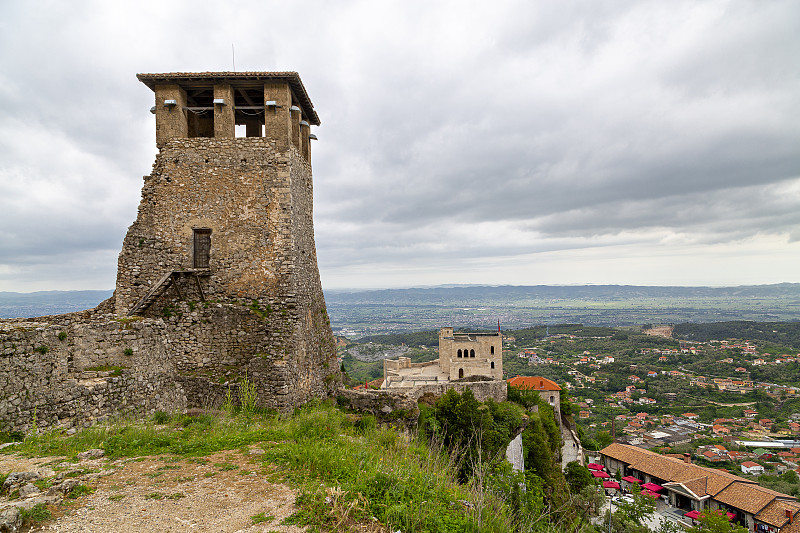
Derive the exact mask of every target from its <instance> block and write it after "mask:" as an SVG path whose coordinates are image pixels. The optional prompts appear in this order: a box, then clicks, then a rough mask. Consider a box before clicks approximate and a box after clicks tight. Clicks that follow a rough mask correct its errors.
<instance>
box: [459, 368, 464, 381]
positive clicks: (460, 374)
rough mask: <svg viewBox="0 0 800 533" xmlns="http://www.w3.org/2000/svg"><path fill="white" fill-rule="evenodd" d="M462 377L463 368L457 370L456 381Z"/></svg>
mask: <svg viewBox="0 0 800 533" xmlns="http://www.w3.org/2000/svg"><path fill="white" fill-rule="evenodd" d="M463 377H464V369H463V368H459V369H458V379H461V378H463Z"/></svg>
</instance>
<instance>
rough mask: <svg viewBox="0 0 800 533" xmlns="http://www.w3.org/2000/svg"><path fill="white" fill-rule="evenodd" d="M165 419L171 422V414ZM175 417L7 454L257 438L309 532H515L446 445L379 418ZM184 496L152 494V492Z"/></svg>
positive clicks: (42, 440) (128, 450) (178, 453)
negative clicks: (379, 422)
mask: <svg viewBox="0 0 800 533" xmlns="http://www.w3.org/2000/svg"><path fill="white" fill-rule="evenodd" d="M158 418H159V419H160V420H159V422H161V421H164V417H158ZM167 422H168V423H167V424H157V423H156V421H155V420H141V419H140V420H117V421H115V422H113V423H109V424H108V425H102V426H101V425H98V426H94V427H91V428H88V429H84V430H82V431H79V432H77V433H75V434H74V435H71V436H66V435H62V434H60V433H58V432H56V431H52V432H39V433H38V434H31V435H29V436H28V437H27V438H26V439H25V440H24V441H23V442H21V443H18V444H16V445H14V446H11V447H9V448H6V449H5V450H3V452H11V453H13V452H17V453H23V454H27V455H31V456H34V455H63V456H67V457H74V456H75V454H77V453H78V452H81V451H84V450H88V449H92V448H101V449H103V450H104V451H105V453H106V456H107V457H108V458H111V459H116V458H122V457H129V458H133V460H136V458H139V457H143V456H161V455H169V456H170V461H172V460H175V459H176V458H181V459H182V460H186V459H188V460H190V461H192V462H197V463H200V464H208V460H207V459H204V458H203V456H206V455H210V454H212V453H216V452H220V451H231V453H232V455H233V454H234V453H241V450H243V449H247V448H248V447H250V446H251V445H253V444H258V445H259V447H260V448H262V449H263V450H264V454H261V455H259V456H257V457H252V458H251V459H252V460H255V461H256V465H255V466H254V470H257V471H259V472H260V473H262V475H263V473H264V472H266V473H268V475H269V477H270V479H274V480H276V481H279V482H280V481H281V480H283V481H284V482H286V483H288V484H290V485H292V486H294V487H296V488H297V489H298V490H299V497H298V498H297V502H296V503H297V506H298V511H297V512H296V513H295V514H294V515H292V516H291V517H289V518H288V519H287V520H286V523H287V524H296V525H300V526H309V527H310V528H309V530H310V531H315V530H316V531H348V530H351V529H355V528H356V526H357V525H358V524H364V523H367V522H372V521H374V520H377V521H378V522H379V523H380V524H383V525H384V526H385V527H386V528H387V529H389V530H391V531H397V530H398V529H399V530H402V531H420V532H426V531H429V532H456V531H458V532H462V531H466V532H481V533H483V532H486V533H493V532H501V531H502V532H506V531H511V530H512V529H513V519H512V518H511V516H510V515H511V513H510V511H509V509H508V508H507V507H505V506H504V504H502V503H501V502H500V501H499V500H495V499H493V498H492V497H490V496H489V497H487V496H486V495H485V494H484V495H483V496H482V497H481V498H479V497H478V495H477V493H476V491H475V489H474V488H473V487H470V486H466V485H460V484H458V483H456V482H455V480H454V479H455V478H454V475H455V474H454V472H455V470H454V468H453V466H454V465H453V464H451V456H450V454H448V453H446V452H445V450H443V449H441V448H436V447H434V448H431V447H430V446H429V445H428V444H427V443H426V442H423V441H422V440H421V439H418V438H416V437H409V436H406V435H402V434H399V433H397V432H396V431H394V430H392V429H385V428H380V427H375V426H374V425H373V424H360V425H359V427H356V426H355V425H354V424H353V422H351V421H350V420H349V419H348V418H347V417H346V416H345V414H344V413H342V412H341V411H339V410H338V409H336V408H335V407H333V406H332V405H329V404H315V405H309V406H307V407H305V408H302V409H298V410H296V412H295V413H294V414H293V415H292V416H288V417H286V416H279V415H276V414H271V413H256V414H252V415H251V414H248V415H247V416H244V415H239V416H233V417H232V416H228V415H219V416H208V415H201V416H199V417H187V416H185V415H182V416H170V417H169V420H168V421H167ZM0 453H2V452H0ZM232 455H231V457H232ZM226 461H229V459H228V458H227V457H226ZM259 463H260V464H259ZM210 466H213V467H214V468H215V471H211V472H207V473H205V474H204V476H207V477H208V476H213V475H214V474H215V473H217V472H225V471H232V470H236V469H238V468H239V467H238V466H236V465H234V464H232V463H230V462H222V463H214V464H213V465H210ZM172 469H173V465H165V466H162V467H160V468H159V470H158V471H156V472H157V473H163V472H167V471H169V470H172ZM249 471H250V470H249V469H248V472H249ZM91 490H92V489H90V488H89V487H86V486H85V485H78V486H77V487H75V489H74V490H73V491H72V493H70V495H69V496H70V498H77V497H79V496H81V495H83V494H88V493H89V492H91ZM182 496H183V495H182V494H181V493H175V494H172V495H167V494H162V493H159V492H153V493H151V494H148V495H147V496H146V497H147V498H149V499H154V500H161V499H165V498H168V499H178V498H181V497H182ZM479 501H482V504H479ZM464 502H470V504H471V505H465V503H464ZM260 516H261V515H255V517H253V519H254V520H255V518H256V517H260ZM373 517H374V518H373ZM269 518H270V517H267V516H264V519H265V520H268V519H269ZM254 523H255V522H254Z"/></svg>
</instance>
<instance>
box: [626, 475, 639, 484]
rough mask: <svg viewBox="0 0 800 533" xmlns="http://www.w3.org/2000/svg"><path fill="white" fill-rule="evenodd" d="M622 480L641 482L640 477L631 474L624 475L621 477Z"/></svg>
mask: <svg viewBox="0 0 800 533" xmlns="http://www.w3.org/2000/svg"><path fill="white" fill-rule="evenodd" d="M622 481H627V482H628V483H641V482H642V480H641V479H636V478H635V477H633V476H625V477H624V478H622Z"/></svg>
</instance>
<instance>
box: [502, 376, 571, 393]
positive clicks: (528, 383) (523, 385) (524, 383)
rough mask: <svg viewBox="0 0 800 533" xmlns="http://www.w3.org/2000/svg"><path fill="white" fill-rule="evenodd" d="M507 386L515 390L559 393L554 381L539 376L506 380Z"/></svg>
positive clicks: (559, 388)
mask: <svg viewBox="0 0 800 533" xmlns="http://www.w3.org/2000/svg"><path fill="white" fill-rule="evenodd" d="M508 384H509V385H511V386H512V387H516V388H517V389H525V390H553V391H556V390H558V391H560V390H561V387H559V386H558V385H557V384H556V382H555V381H552V380H549V379H547V378H542V377H539V376H517V377H515V378H511V379H509V380H508Z"/></svg>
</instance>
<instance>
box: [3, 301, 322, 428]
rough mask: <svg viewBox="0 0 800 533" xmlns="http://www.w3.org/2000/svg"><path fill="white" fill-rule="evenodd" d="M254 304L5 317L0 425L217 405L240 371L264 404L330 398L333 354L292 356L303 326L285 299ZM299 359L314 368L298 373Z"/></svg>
mask: <svg viewBox="0 0 800 533" xmlns="http://www.w3.org/2000/svg"><path fill="white" fill-rule="evenodd" d="M256 304H258V309H259V310H255V309H254V308H255V307H256ZM256 304H254V303H253V302H249V303H248V302H247V301H245V300H241V301H239V302H235V303H220V302H215V303H206V304H203V303H197V304H193V305H192V306H190V304H189V303H188V302H177V303H175V305H174V306H173V307H172V310H171V314H170V316H161V317H158V318H154V317H151V318H144V317H119V316H118V315H113V314H108V315H101V314H93V313H91V312H88V311H87V312H83V313H72V314H70V315H60V316H53V317H42V318H37V319H12V320H2V321H0V429H2V430H5V431H27V430H29V429H31V428H32V423H33V420H34V414H35V419H36V423H37V425H38V426H39V427H48V426H62V427H73V426H82V425H88V424H90V423H91V422H93V421H96V420H98V419H102V418H104V417H107V416H110V415H113V414H130V413H139V414H147V413H152V412H154V411H157V410H164V411H181V410H183V409H185V408H187V407H204V408H216V407H219V406H220V405H221V404H222V402H223V401H224V399H225V396H226V393H227V390H228V387H229V386H230V387H231V388H232V392H233V394H234V398H235V397H236V391H237V390H238V387H237V383H238V382H239V381H241V379H242V378H244V377H247V379H248V380H250V381H251V382H253V383H255V385H256V390H257V392H258V396H259V403H260V405H261V406H263V407H268V408H272V409H276V410H280V411H286V410H288V409H291V408H292V407H294V406H295V405H298V403H302V401H307V400H308V399H310V398H311V397H314V396H320V397H326V396H327V395H328V394H329V391H328V389H327V387H330V388H331V390H333V389H334V388H335V387H336V386H338V380H336V378H335V376H336V375H338V373H337V374H334V372H336V371H338V367H337V366H336V360H335V355H334V356H333V360H332V361H333V362H332V363H330V364H329V365H328V367H325V366H324V365H322V364H316V363H315V361H314V360H313V357H312V356H318V353H317V352H314V350H313V345H311V346H312V348H308V349H307V350H306V352H307V355H306V357H305V359H304V360H301V361H300V362H298V363H296V362H294V359H295V357H297V355H296V354H295V351H294V349H293V343H294V340H295V339H294V335H293V332H294V331H295V329H298V330H299V331H300V332H301V333H302V332H303V331H305V328H303V327H300V326H298V325H297V324H298V322H299V321H298V320H296V319H293V318H292V315H291V314H290V313H289V312H288V306H287V305H286V302H283V303H282V302H280V301H274V300H273V301H272V307H271V308H270V307H269V306H270V303H269V300H266V299H265V300H263V301H261V302H259V301H256ZM284 311H286V313H285V314H284ZM309 344H310V343H309ZM318 351H319V349H318ZM308 354H311V356H309V355H308ZM334 354H335V352H334ZM302 364H308V365H309V366H310V367H311V368H312V370H309V371H307V372H306V373H305V374H303V373H302V372H299V371H298V370H297V369H298V367H299V366H300V365H302ZM96 367H121V368H117V369H109V370H97V369H96ZM115 370H116V372H115ZM115 374H119V375H115ZM331 374H333V375H334V377H333V378H330V379H328V380H325V376H327V375H331Z"/></svg>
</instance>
